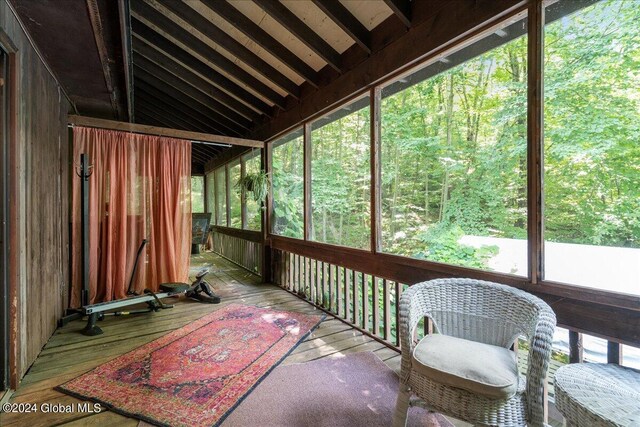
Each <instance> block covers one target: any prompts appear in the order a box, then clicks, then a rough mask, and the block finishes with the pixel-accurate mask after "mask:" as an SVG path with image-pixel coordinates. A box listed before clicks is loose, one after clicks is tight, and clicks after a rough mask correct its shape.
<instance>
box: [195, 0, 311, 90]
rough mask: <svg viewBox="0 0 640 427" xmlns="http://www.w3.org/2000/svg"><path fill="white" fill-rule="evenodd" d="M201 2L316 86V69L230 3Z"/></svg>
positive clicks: (207, 0) (211, 0)
mask: <svg viewBox="0 0 640 427" xmlns="http://www.w3.org/2000/svg"><path fill="white" fill-rule="evenodd" d="M203 3H204V5H205V6H207V7H208V8H209V9H211V10H212V11H214V12H215V13H217V14H218V15H220V16H221V17H222V18H224V19H225V20H226V21H227V22H229V23H230V24H231V25H233V26H234V27H235V28H237V29H238V30H240V31H241V32H242V33H244V35H246V36H247V37H249V38H250V39H251V40H252V41H254V42H255V43H257V44H258V45H260V46H261V47H262V48H264V49H265V50H266V51H268V52H269V53H271V54H272V55H273V56H275V57H276V58H278V59H279V60H280V61H282V62H283V63H284V64H286V65H287V66H288V67H289V68H291V69H292V70H293V71H295V72H296V73H298V74H299V75H300V76H301V77H303V78H304V79H305V80H306V81H307V82H309V83H310V84H311V85H312V86H313V87H315V88H317V87H318V73H317V71H316V70H314V69H313V68H312V67H311V66H309V65H308V64H307V63H306V62H304V61H303V60H302V59H300V58H299V57H298V56H296V55H295V54H294V53H293V52H291V51H290V50H289V49H287V48H286V47H285V46H284V45H282V44H281V43H280V42H279V41H277V40H276V39H274V38H273V37H271V35H269V33H267V32H266V31H265V30H263V29H262V28H260V26H259V25H257V24H256V23H255V22H253V21H252V20H251V19H249V18H247V17H246V16H245V15H244V14H243V13H242V12H240V11H239V10H237V9H236V8H235V7H233V6H232V5H231V4H230V3H227V2H226V1H221V0H203Z"/></svg>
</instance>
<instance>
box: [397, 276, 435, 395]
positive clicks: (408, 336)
mask: <svg viewBox="0 0 640 427" xmlns="http://www.w3.org/2000/svg"><path fill="white" fill-rule="evenodd" d="M426 285H427V283H426V282H423V283H417V284H415V285H413V286H411V287H409V289H407V290H406V291H405V292H404V293H403V294H402V296H401V297H400V304H399V310H400V311H399V313H400V326H399V332H400V348H401V349H402V365H401V368H400V381H401V382H402V383H403V384H406V383H407V381H408V380H409V376H410V374H411V358H412V354H413V349H414V348H415V346H416V344H415V343H414V341H413V331H414V330H415V328H416V326H418V323H420V320H422V319H423V318H424V317H425V316H427V317H430V313H429V310H428V308H427V307H426V305H424V304H422V302H421V300H420V298H419V294H420V292H421V288H423V287H425V286H426Z"/></svg>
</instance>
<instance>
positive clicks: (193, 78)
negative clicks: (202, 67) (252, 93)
mask: <svg viewBox="0 0 640 427" xmlns="http://www.w3.org/2000/svg"><path fill="white" fill-rule="evenodd" d="M134 51H135V52H137V53H139V54H140V55H142V56H144V57H145V58H147V59H148V60H150V61H151V62H153V63H154V64H156V65H158V66H159V67H162V68H164V69H165V70H168V71H170V72H171V73H173V74H174V75H176V76H178V77H179V78H181V79H182V80H184V81H185V82H187V83H189V84H190V85H191V86H193V87H194V88H196V89H198V90H200V91H201V92H203V93H204V94H206V95H208V96H209V97H210V98H213V99H216V100H218V101H220V102H221V103H222V104H224V105H225V106H227V107H228V108H230V109H232V110H233V111H236V112H237V113H239V114H242V115H243V116H244V117H246V118H247V119H249V120H251V121H252V122H257V121H260V120H261V119H262V116H261V115H260V114H259V113H257V112H256V111H254V110H253V109H251V108H250V107H248V106H247V105H245V104H243V103H242V102H241V101H239V100H237V99H236V98H234V97H233V96H231V95H228V94H227V93H226V92H224V91H222V90H220V89H218V88H217V87H216V86H215V85H214V84H212V83H210V82H209V81H208V80H206V79H204V78H202V77H200V76H199V75H198V74H196V73H194V72H192V71H191V70H190V69H189V68H187V67H185V66H184V65H182V64H181V63H179V62H178V61H175V60H174V59H173V58H171V57H169V56H168V55H166V54H165V53H164V52H162V51H160V50H157V49H156V48H154V47H153V46H152V45H151V44H149V43H147V42H146V41H145V40H143V39H141V38H137V37H136V42H135V49H134Z"/></svg>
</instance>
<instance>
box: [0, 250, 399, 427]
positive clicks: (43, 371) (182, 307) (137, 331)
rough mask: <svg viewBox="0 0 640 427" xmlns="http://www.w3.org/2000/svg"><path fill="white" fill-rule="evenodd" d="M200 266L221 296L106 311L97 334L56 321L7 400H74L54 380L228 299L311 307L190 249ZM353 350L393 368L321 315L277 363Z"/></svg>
mask: <svg viewBox="0 0 640 427" xmlns="http://www.w3.org/2000/svg"><path fill="white" fill-rule="evenodd" d="M203 265H207V266H211V267H212V272H211V273H210V274H209V276H207V280H208V281H209V283H211V284H212V285H213V287H214V288H215V290H216V292H219V293H220V295H221V297H222V302H221V303H220V304H216V305H209V304H201V303H198V302H195V301H190V300H184V299H182V300H180V301H177V302H176V303H175V307H174V308H172V309H169V310H162V311H159V312H157V313H147V314H141V315H136V316H130V317H113V316H109V317H108V318H106V319H105V320H104V321H102V322H100V323H99V325H100V327H101V328H102V329H103V330H104V334H103V335H98V336H95V337H86V336H84V335H82V334H80V333H79V331H80V330H81V329H82V328H83V327H84V325H85V323H86V322H85V321H74V322H71V323H69V324H68V325H66V326H65V327H63V328H59V329H58V330H57V331H56V332H55V334H54V335H53V336H52V337H51V339H50V340H49V342H48V343H47V344H46V345H45V347H44V348H43V350H42V352H41V353H40V355H39V356H38V358H37V360H36V361H35V362H34V364H33V365H32V366H31V368H30V369H29V372H28V373H27V374H26V375H25V377H24V379H23V380H22V383H21V385H20V387H19V388H18V390H17V391H16V393H15V394H14V395H13V396H12V398H11V402H15V403H21V402H22V403H30V404H33V403H35V404H38V405H40V404H44V403H46V404H50V405H55V404H71V403H78V402H80V401H79V400H78V399H76V398H74V397H71V396H68V395H65V394H63V393H60V392H58V391H56V390H54V387H55V386H57V385H60V384H62V383H64V382H66V381H69V380H70V379H72V378H75V377H77V376H79V375H80V374H82V373H84V372H87V371H89V370H91V369H93V368H95V367H96V366H98V365H100V364H102V363H105V362H106V361H108V360H111V359H113V358H115V357H117V356H119V355H121V354H123V353H126V352H128V351H130V350H133V349H134V348H136V347H139V346H141V345H143V344H145V343H148V342H150V341H152V340H154V339H156V338H158V337H160V336H162V335H164V334H166V333H168V332H170V331H172V330H174V329H177V328H179V327H181V326H184V325H186V324H188V323H189V322H192V321H194V320H195V319H198V318H200V317H202V316H204V315H206V314H208V313H210V312H212V311H215V310H219V309H220V308H222V307H224V306H225V305H227V304H230V303H242V304H253V305H256V306H259V307H270V308H274V309H280V310H290V311H298V312H303V313H318V312H319V311H318V310H317V309H316V308H314V307H313V306H311V305H310V304H308V303H306V302H304V301H302V300H300V299H299V298H297V297H296V296H294V295H291V294H290V293H288V292H286V291H284V290H283V289H281V288H279V287H277V286H273V285H263V284H260V279H259V278H258V277H257V276H254V275H252V274H250V273H248V272H247V271H246V270H243V269H241V268H239V267H237V266H235V265H234V264H232V263H231V262H229V261H227V260H225V259H223V258H221V257H219V256H217V255H213V254H210V253H209V254H202V255H195V256H193V258H192V272H194V271H195V270H196V269H197V268H198V267H200V266H203ZM358 351H373V352H375V354H377V355H378V356H379V357H380V358H381V359H382V360H383V361H384V362H385V363H386V364H387V365H388V366H389V367H391V369H394V370H396V371H398V370H399V369H400V356H399V354H398V353H397V352H395V351H394V350H391V349H389V348H387V347H385V346H383V345H382V344H380V343H378V342H376V341H374V340H372V339H371V338H369V337H366V336H364V335H363V334H362V333H360V332H358V331H356V330H354V329H353V328H351V327H349V326H348V325H345V324H344V323H342V322H340V321H339V320H336V319H333V318H332V317H330V316H327V318H326V319H325V321H324V322H322V324H321V325H320V326H319V327H318V328H317V329H316V330H315V331H314V332H313V333H312V334H311V335H310V336H309V337H308V338H307V340H306V341H304V342H303V343H301V344H300V345H299V346H298V347H297V348H296V349H295V350H294V351H293V352H292V353H291V354H290V355H289V356H288V357H287V358H286V359H285V361H284V362H283V364H290V363H300V362H307V361H310V360H315V359H320V358H323V357H336V356H338V355H341V354H346V353H353V352H358ZM137 423H138V421H137V420H135V419H132V418H126V417H124V416H121V415H118V414H116V413H114V412H111V411H107V410H103V411H102V412H101V413H99V414H86V413H77V412H71V413H48V414H44V413H42V412H37V413H31V414H20V415H18V414H6V413H1V414H0V425H1V426H30V427H37V426H53V425H65V426H114V425H117V426H125V427H126V426H136V425H137Z"/></svg>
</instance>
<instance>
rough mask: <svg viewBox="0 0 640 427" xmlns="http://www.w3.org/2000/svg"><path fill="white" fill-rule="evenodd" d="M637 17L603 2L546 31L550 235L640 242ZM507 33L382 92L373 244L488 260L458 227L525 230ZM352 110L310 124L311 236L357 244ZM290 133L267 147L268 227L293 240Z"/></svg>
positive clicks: (512, 56)
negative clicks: (378, 238)
mask: <svg viewBox="0 0 640 427" xmlns="http://www.w3.org/2000/svg"><path fill="white" fill-rule="evenodd" d="M562 3H565V4H566V3H567V2H566V1H565V2H561V3H558V4H560V5H562ZM550 7H555V5H552V6H550ZM551 15H552V14H549V15H548V16H551ZM638 22H640V8H639V7H638V3H637V1H631V0H604V1H601V2H597V3H594V4H593V5H591V6H589V7H586V8H584V9H581V10H578V11H576V12H575V13H573V14H572V15H569V16H566V17H562V18H560V19H557V20H556V21H553V22H549V23H548V24H547V25H546V27H545V61H544V65H545V75H544V78H545V81H544V86H545V93H544V96H545V98H544V111H545V117H544V119H545V128H544V136H545V141H544V167H545V170H544V196H545V199H544V214H545V220H544V221H545V222H544V227H545V229H544V231H545V238H546V240H547V241H552V242H566V243H578V244H594V245H605V246H621V247H634V248H638V247H640V168H639V166H638V165H640V143H638V141H640V25H638ZM515 25H522V23H520V24H515ZM520 28H521V27H520ZM508 30H509V31H511V30H510V29H508ZM507 39H508V38H507ZM509 40H510V41H507V42H506V43H504V44H502V45H500V46H497V47H495V48H493V49H491V50H489V51H487V52H484V53H482V54H481V55H477V56H475V57H473V58H470V59H469V60H467V61H466V62H464V63H462V64H457V65H456V64H449V63H444V62H443V63H442V64H435V65H434V68H435V69H436V71H434V72H433V73H431V74H430V75H431V77H429V78H428V79H426V80H424V81H421V82H418V83H416V84H412V85H410V86H408V87H406V88H404V89H403V90H400V91H398V92H393V91H391V88H393V85H391V86H389V87H388V88H385V89H383V94H382V95H383V97H382V105H381V113H382V115H381V117H382V123H381V128H382V129H381V155H380V161H381V169H382V176H381V182H380V183H379V184H380V186H381V196H382V197H381V199H382V200H381V203H382V204H381V212H380V213H381V216H382V222H381V232H382V242H381V243H382V249H383V251H385V252H391V253H395V254H399V255H405V256H413V257H421V258H425V259H429V260H433V261H438V262H446V263H451V264H456V265H463V266H469V267H476V268H483V269H488V268H490V267H489V265H488V261H489V260H490V259H491V257H492V256H494V255H495V254H496V251H497V248H496V247H486V246H485V247H480V248H474V247H471V246H466V245H463V244H460V243H459V242H460V238H461V237H463V236H480V237H493V238H507V239H526V238H527V179H528V177H527V99H528V91H527V88H528V87H527V61H528V58H527V37H526V35H525V36H522V37H519V38H515V39H509ZM474 55H475V53H474ZM443 64H444V65H443ZM445 68H448V69H446V70H445V71H442V70H444V69H445ZM408 81H410V79H408ZM348 107H349V108H351V109H350V110H349V111H348V112H347V113H345V114H343V115H341V116H340V117H339V118H338V119H335V120H333V121H331V120H329V121H328V123H326V124H324V125H322V126H320V125H318V127H315V124H314V127H313V130H312V183H311V184H312V185H311V196H312V200H311V202H312V218H311V219H312V230H311V232H312V238H313V239H315V240H317V241H322V242H327V243H333V244H340V245H345V246H351V247H357V248H367V247H368V244H369V240H370V235H369V233H370V212H369V209H370V207H369V204H370V181H369V174H370V172H369V167H370V165H369V163H370V158H369V157H370V156H369V151H368V146H369V135H370V132H369V120H370V119H369V110H368V108H366V107H365V108H361V107H358V108H353V106H348ZM333 114H334V113H332V115H333ZM320 120H323V119H320ZM323 123H324V122H323ZM290 139H291V140H290V141H289V142H285V143H283V144H278V145H277V146H276V144H274V153H273V169H274V174H273V176H272V181H273V198H274V220H273V221H272V223H273V227H274V232H275V233H277V234H282V235H286V236H291V237H298V238H302V237H303V223H304V221H303V198H302V191H303V187H304V186H303V178H302V177H303V165H302V152H303V147H302V138H301V136H297V137H296V138H290ZM507 272H508V271H507Z"/></svg>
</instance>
